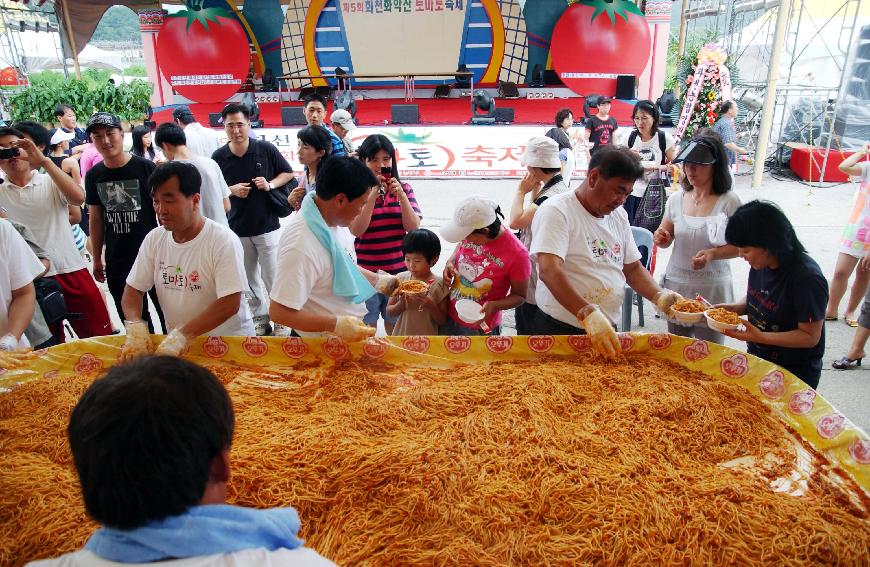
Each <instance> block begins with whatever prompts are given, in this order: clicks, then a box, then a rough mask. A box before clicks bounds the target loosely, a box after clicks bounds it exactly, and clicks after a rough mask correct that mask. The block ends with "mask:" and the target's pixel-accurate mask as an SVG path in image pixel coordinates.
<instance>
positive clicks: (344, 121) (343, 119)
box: [329, 108, 356, 132]
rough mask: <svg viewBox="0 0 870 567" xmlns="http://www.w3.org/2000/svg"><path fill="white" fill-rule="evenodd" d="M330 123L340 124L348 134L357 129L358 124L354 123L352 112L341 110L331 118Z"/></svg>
mask: <svg viewBox="0 0 870 567" xmlns="http://www.w3.org/2000/svg"><path fill="white" fill-rule="evenodd" d="M329 121H330V122H334V123H335V124H338V125H339V126H341V127H342V128H344V129H345V130H347V131H348V132H350V131H351V130H353V129H354V128H356V124H354V123H353V116H351V115H350V112H348V111H346V110H342V109H341V108H339V109H338V110H336V111H335V112H333V113H332V114H331V115H330V116H329Z"/></svg>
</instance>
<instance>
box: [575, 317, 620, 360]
mask: <svg viewBox="0 0 870 567" xmlns="http://www.w3.org/2000/svg"><path fill="white" fill-rule="evenodd" d="M577 320H578V321H580V324H581V325H582V326H583V328H584V329H585V330H586V334H587V335H588V336H589V338H590V339H591V340H592V350H594V351H595V352H596V353H598V354H600V355H602V356H606V357H608V358H612V357H614V356H616V355H617V354H618V353H620V352H622V346H621V345H620V344H619V338H618V337H617V336H616V331H615V330H613V325H611V324H610V321H608V320H607V317H605V316H604V313H602V312H601V310H600V309H599V308H598V306H597V305H592V304H590V305H587V306H586V307H584V308H583V309H581V310H580V311H578V312H577Z"/></svg>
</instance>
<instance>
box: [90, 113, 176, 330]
mask: <svg viewBox="0 0 870 567" xmlns="http://www.w3.org/2000/svg"><path fill="white" fill-rule="evenodd" d="M85 131H86V132H87V134H88V136H89V137H90V139H91V141H92V142H93V144H94V147H95V148H96V149H97V151H98V152H100V155H101V156H103V161H102V162H100V163H98V164H96V165H95V166H93V167H92V168H91V169H90V170H89V171H88V174H87V176H86V177H85V203H86V204H87V205H88V211H89V212H90V229H91V230H90V232H91V244H92V245H93V249H94V278H95V279H96V280H97V281H98V282H106V283H107V284H108V286H109V293H111V294H112V299H114V300H115V307H116V308H117V309H118V314H119V315H121V316H122V317H123V313H124V311H123V309H122V308H121V299H122V298H123V296H124V286H125V285H126V282H127V275H128V274H129V273H130V270H131V269H132V268H133V263H134V262H135V261H136V255H137V254H138V253H139V246H140V245H141V244H142V241H143V240H145V236H146V235H147V234H148V233H149V232H150V231H151V229H153V228H156V227H157V218H156V216H155V215H154V206H153V205H152V203H151V196H150V195H149V193H148V192H147V190H146V188H147V187H148V177H150V175H151V173H152V172H153V171H154V168H155V165H154V163H153V162H152V161H151V160H147V159H144V158H140V157H138V156H134V155H132V154H130V153H128V152H125V151H124V132H123V131H122V130H121V121H120V119H118V117H117V116H115V115H114V114H110V113H108V112H97V113H96V114H94V115H93V116H91V117H90V119H89V120H88V126H87V128H86V129H85ZM103 246H105V258H106V259H105V263H104V262H103ZM149 295H150V297H151V300H152V301H153V302H154V306H155V308H156V310H157V314H158V316H159V317H160V323H161V325H162V326H163V330H164V331H165V330H166V326H165V324H164V323H163V312H162V311H161V310H160V303H159V302H158V301H157V294H156V292H155V291H154V290H153V289H152V290H151V291H150V292H149ZM142 319H144V320H145V322H146V323H148V329H149V331H150V332H152V333H153V332H154V331H155V328H154V324H153V323H152V322H151V316H150V314H149V311H148V304H147V301H144V300H143V302H142Z"/></svg>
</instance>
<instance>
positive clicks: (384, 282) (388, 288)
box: [375, 272, 399, 297]
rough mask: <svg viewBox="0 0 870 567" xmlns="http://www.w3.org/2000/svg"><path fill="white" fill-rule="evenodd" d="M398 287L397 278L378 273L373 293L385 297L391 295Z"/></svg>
mask: <svg viewBox="0 0 870 567" xmlns="http://www.w3.org/2000/svg"><path fill="white" fill-rule="evenodd" d="M398 287H399V278H397V277H396V276H391V275H390V274H387V273H381V272H378V282H377V283H376V284H375V291H377V292H378V293H383V294H384V295H386V296H387V297H389V296H391V295H393V292H394V291H396V288H398Z"/></svg>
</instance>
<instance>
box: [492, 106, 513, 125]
mask: <svg viewBox="0 0 870 567" xmlns="http://www.w3.org/2000/svg"><path fill="white" fill-rule="evenodd" d="M493 116H494V117H495V121H496V122H497V123H501V124H512V123H513V121H514V109H513V108H496V109H495V112H494V113H493Z"/></svg>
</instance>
